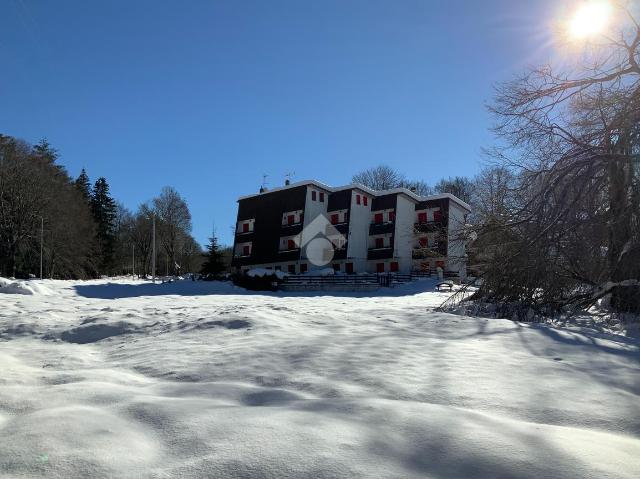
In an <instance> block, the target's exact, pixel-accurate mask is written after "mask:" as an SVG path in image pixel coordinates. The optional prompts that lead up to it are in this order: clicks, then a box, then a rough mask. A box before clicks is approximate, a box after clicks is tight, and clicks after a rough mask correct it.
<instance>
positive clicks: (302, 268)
mask: <svg viewBox="0 0 640 479" xmlns="http://www.w3.org/2000/svg"><path fill="white" fill-rule="evenodd" d="M300 272H301V273H306V272H307V263H301V264H300Z"/></svg>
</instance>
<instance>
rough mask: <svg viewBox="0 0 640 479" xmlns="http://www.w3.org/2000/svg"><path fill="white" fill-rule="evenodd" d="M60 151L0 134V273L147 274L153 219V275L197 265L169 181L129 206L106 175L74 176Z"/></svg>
mask: <svg viewBox="0 0 640 479" xmlns="http://www.w3.org/2000/svg"><path fill="white" fill-rule="evenodd" d="M57 160H58V153H57V151H56V150H55V149H54V148H53V147H52V146H51V145H50V144H49V143H48V142H47V141H46V140H42V141H40V142H39V143H37V144H35V145H31V144H29V143H27V142H24V141H22V140H19V139H16V138H13V137H11V136H6V135H2V134H0V276H12V277H21V278H27V277H32V276H38V275H39V274H40V260H41V252H42V274H43V276H44V277H46V278H61V279H67V278H79V279H84V278H96V277H100V276H104V275H109V276H111V275H119V274H132V273H133V272H134V271H135V273H137V274H140V275H148V274H151V263H152V232H153V223H154V222H155V225H156V245H157V246H156V248H157V250H156V251H157V263H156V265H157V271H158V274H179V273H182V272H193V271H199V270H200V267H201V264H202V261H203V256H202V248H201V247H200V245H199V244H198V243H197V242H196V241H195V239H194V238H193V237H192V236H191V213H190V212H189V207H188V205H187V203H186V201H185V200H184V199H183V198H182V197H181V196H180V194H179V193H178V192H177V191H176V190H175V189H174V188H172V187H169V186H167V187H164V188H163V189H162V191H161V192H160V194H159V195H158V196H157V197H155V198H153V199H152V200H151V201H149V202H146V203H144V204H142V205H140V206H139V207H138V209H137V210H136V211H135V212H132V211H129V210H128V209H127V208H126V207H125V206H124V205H122V203H120V202H118V201H116V200H115V199H114V198H113V197H112V195H111V193H110V189H109V184H108V182H107V180H106V178H103V177H100V178H97V179H96V180H95V182H93V184H92V182H91V181H90V179H89V176H88V174H87V172H86V170H84V169H83V170H82V172H81V173H80V175H79V176H78V177H77V178H75V179H74V178H72V177H71V176H70V175H69V173H68V172H67V171H66V170H65V168H64V167H63V166H62V165H60V164H59V163H58V162H57Z"/></svg>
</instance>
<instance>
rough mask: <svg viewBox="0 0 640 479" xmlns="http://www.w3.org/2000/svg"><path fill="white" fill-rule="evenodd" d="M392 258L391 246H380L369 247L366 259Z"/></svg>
mask: <svg viewBox="0 0 640 479" xmlns="http://www.w3.org/2000/svg"><path fill="white" fill-rule="evenodd" d="M388 258H393V246H385V247H382V248H369V250H368V253H367V259H388Z"/></svg>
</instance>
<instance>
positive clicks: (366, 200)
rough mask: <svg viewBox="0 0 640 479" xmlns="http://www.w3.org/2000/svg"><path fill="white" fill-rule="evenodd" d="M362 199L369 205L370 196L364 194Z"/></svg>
mask: <svg viewBox="0 0 640 479" xmlns="http://www.w3.org/2000/svg"><path fill="white" fill-rule="evenodd" d="M362 199H363V200H364V205H365V206H367V203H368V202H369V198H368V197H366V196H363V197H362Z"/></svg>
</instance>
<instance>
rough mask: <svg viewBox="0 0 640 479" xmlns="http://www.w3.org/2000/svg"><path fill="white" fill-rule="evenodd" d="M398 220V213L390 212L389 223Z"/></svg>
mask: <svg viewBox="0 0 640 479" xmlns="http://www.w3.org/2000/svg"><path fill="white" fill-rule="evenodd" d="M395 220H396V212H395V211H389V221H391V222H394V221H395Z"/></svg>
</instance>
